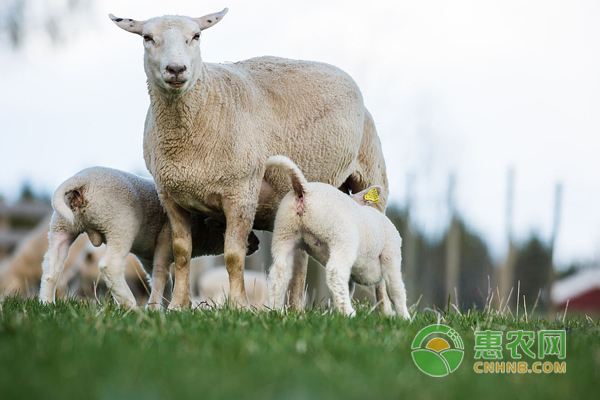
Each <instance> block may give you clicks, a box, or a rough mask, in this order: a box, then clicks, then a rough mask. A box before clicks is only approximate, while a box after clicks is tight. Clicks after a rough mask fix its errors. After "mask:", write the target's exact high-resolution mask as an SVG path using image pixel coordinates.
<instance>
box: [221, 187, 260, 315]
mask: <svg viewBox="0 0 600 400" xmlns="http://www.w3.org/2000/svg"><path fill="white" fill-rule="evenodd" d="M256 197H257V199H258V195H257V196H256ZM236 200H237V201H239V199H223V211H224V212H225V219H226V220H227V228H226V230H225V267H226V268H227V272H228V273H229V287H230V291H229V297H230V300H231V301H232V303H233V304H237V305H239V306H243V307H247V306H248V305H249V302H248V296H247V295H246V288H245V286H244V264H245V261H246V252H247V251H248V235H249V234H250V232H251V231H252V224H253V223H254V214H255V212H256V203H248V202H247V200H245V201H246V202H245V203H238V202H237V201H236Z"/></svg>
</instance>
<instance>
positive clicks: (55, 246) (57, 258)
mask: <svg viewBox="0 0 600 400" xmlns="http://www.w3.org/2000/svg"><path fill="white" fill-rule="evenodd" d="M77 236H79V235H78V234H76V233H71V232H67V231H64V230H61V229H56V230H55V229H52V230H51V232H50V235H49V238H50V248H49V249H48V252H47V253H46V255H45V256H44V263H43V264H42V269H43V271H44V272H43V274H42V283H41V287H40V300H41V301H42V302H44V303H54V298H55V294H56V285H57V283H58V279H59V278H60V274H61V272H62V271H63V269H64V268H65V261H66V259H67V257H68V256H69V249H70V248H71V245H72V244H73V242H74V241H75V239H77Z"/></svg>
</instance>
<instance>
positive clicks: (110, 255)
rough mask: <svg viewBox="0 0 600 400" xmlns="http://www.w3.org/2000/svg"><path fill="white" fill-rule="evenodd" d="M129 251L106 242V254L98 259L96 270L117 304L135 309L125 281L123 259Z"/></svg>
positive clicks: (126, 247)
mask: <svg viewBox="0 0 600 400" xmlns="http://www.w3.org/2000/svg"><path fill="white" fill-rule="evenodd" d="M129 249H130V246H122V245H121V244H119V245H115V244H112V243H111V241H110V240H107V244H106V253H105V254H104V256H103V257H102V258H101V259H100V262H99V263H98V269H99V270H100V274H101V275H102V279H104V282H106V286H108V288H109V289H110V291H111V293H112V295H113V297H114V299H115V300H116V301H117V303H118V304H119V305H120V306H122V307H125V308H129V309H136V308H137V302H136V300H135V297H134V296H133V293H132V292H131V289H130V288H129V286H127V282H126V281H125V258H126V257H127V255H128V254H129Z"/></svg>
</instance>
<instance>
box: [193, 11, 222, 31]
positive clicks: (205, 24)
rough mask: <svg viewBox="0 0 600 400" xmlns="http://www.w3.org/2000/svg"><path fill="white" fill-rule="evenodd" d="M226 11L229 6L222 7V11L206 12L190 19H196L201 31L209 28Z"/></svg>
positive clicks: (220, 18)
mask: <svg viewBox="0 0 600 400" xmlns="http://www.w3.org/2000/svg"><path fill="white" fill-rule="evenodd" d="M227 11H229V8H224V9H223V11H219V12H218V13H213V14H208V15H205V16H204V17H200V18H192V19H193V20H194V21H196V23H198V25H199V26H200V30H201V31H203V30H205V29H206V28H210V27H211V26H213V25H214V24H216V23H217V22H219V21H220V20H222V19H223V17H224V16H225V14H227Z"/></svg>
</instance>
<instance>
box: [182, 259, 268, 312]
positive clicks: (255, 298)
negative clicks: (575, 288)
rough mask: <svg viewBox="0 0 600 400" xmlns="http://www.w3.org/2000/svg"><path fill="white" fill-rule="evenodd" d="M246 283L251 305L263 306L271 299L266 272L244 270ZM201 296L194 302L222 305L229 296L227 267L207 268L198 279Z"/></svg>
mask: <svg viewBox="0 0 600 400" xmlns="http://www.w3.org/2000/svg"><path fill="white" fill-rule="evenodd" d="M244 283H245V285H246V288H247V290H246V291H247V293H248V301H249V303H250V305H251V306H254V307H257V308H262V307H264V306H266V305H267V304H268V301H269V287H268V284H267V277H266V275H265V273H264V272H260V271H249V270H246V271H244ZM198 289H199V294H200V296H199V297H198V298H197V299H193V301H192V303H198V302H203V301H206V302H208V303H209V304H211V305H213V304H214V305H217V306H222V305H223V304H225V302H226V300H227V297H228V296H229V292H230V290H229V274H228V273H227V268H225V267H224V266H222V267H215V268H211V269H208V270H206V271H205V272H204V273H203V274H202V275H200V278H199V279H198Z"/></svg>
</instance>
